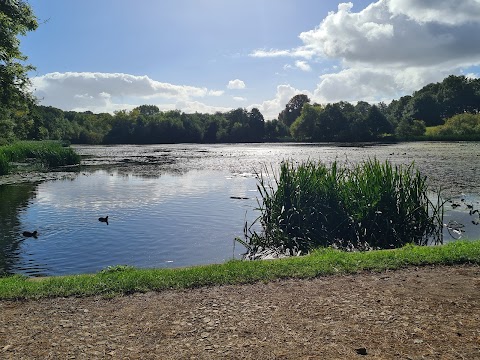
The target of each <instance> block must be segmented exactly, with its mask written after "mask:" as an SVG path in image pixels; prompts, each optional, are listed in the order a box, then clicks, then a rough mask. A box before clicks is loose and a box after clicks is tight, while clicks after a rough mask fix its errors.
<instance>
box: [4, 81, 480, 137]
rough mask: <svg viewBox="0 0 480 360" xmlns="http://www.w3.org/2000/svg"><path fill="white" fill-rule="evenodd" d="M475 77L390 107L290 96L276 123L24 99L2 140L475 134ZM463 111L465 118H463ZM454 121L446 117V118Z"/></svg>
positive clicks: (479, 128) (245, 113) (478, 104)
mask: <svg viewBox="0 0 480 360" xmlns="http://www.w3.org/2000/svg"><path fill="white" fill-rule="evenodd" d="M479 112H480V79H470V78H467V77H465V76H453V75H452V76H449V77H447V78H445V79H444V80H443V81H442V82H440V83H435V84H429V85H427V86H425V87H423V88H422V89H421V90H419V91H416V92H415V93H413V94H412V95H410V96H403V97H402V98H400V99H399V100H393V101H392V102H391V103H390V104H388V105H386V104H385V103H382V102H381V103H378V104H370V103H367V102H364V101H359V102H357V103H356V104H355V105H353V104H351V103H349V102H345V101H340V102H336V103H330V104H326V105H322V104H317V103H313V104H312V103H311V101H310V99H309V98H308V96H307V95H304V94H299V95H295V96H294V97H293V98H292V99H290V101H289V102H288V103H287V104H286V106H285V109H284V110H282V111H281V112H280V113H279V114H278V118H277V119H274V120H271V121H265V119H264V117H263V115H262V113H261V112H260V111H259V110H258V109H257V108H253V109H251V110H247V109H244V108H238V109H234V110H231V111H228V112H223V113H222V112H217V113H215V114H205V113H193V114H187V113H184V112H181V111H179V110H170V111H160V110H159V108H158V107H157V106H155V105H141V106H138V107H136V108H134V109H133V110H130V111H127V110H122V111H117V112H115V113H114V114H113V115H112V114H108V113H100V114H94V113H92V112H90V111H86V112H76V111H62V110H60V109H57V108H54V107H51V106H42V105H37V104H35V103H34V102H31V103H30V104H29V105H28V106H27V107H26V108H23V110H21V111H16V112H11V113H10V115H9V117H8V118H7V119H5V118H1V119H0V128H1V129H2V132H1V133H0V137H1V138H3V142H6V141H11V140H14V139H34V140H45V139H58V140H67V141H70V142H72V143H85V144H118V143H135V144H155V143H180V142H190V143H218V142H223V143H226V142H263V141H279V140H295V141H352V142H355V141H377V140H387V139H408V138H413V137H416V136H422V135H424V134H425V130H426V129H427V128H433V129H434V130H432V131H430V134H433V135H436V136H448V135H452V134H456V135H458V136H462V135H465V136H467V137H468V136H472V135H474V136H475V135H476V136H479V135H480V125H479V123H480V115H478V114H479ZM467 114H468V115H469V116H467ZM451 118H454V120H450V119H451Z"/></svg>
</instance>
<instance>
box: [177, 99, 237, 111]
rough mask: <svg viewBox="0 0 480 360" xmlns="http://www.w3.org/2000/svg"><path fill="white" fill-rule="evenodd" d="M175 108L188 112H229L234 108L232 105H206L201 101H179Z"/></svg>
mask: <svg viewBox="0 0 480 360" xmlns="http://www.w3.org/2000/svg"><path fill="white" fill-rule="evenodd" d="M175 108H176V109H177V110H181V111H183V112H184V113H187V114H192V113H195V112H198V113H203V114H205V113H207V114H214V113H216V112H227V111H230V110H232V109H233V108H231V107H224V106H211V105H206V104H203V103H201V102H199V101H179V102H177V103H176V104H175Z"/></svg>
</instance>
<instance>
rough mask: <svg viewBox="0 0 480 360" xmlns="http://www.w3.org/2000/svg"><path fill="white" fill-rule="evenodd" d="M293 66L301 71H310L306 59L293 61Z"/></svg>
mask: <svg viewBox="0 0 480 360" xmlns="http://www.w3.org/2000/svg"><path fill="white" fill-rule="evenodd" d="M295 66H296V67H297V68H299V69H300V70H302V71H311V70H312V68H311V67H310V65H309V64H308V63H307V62H306V61H303V60H297V61H295Z"/></svg>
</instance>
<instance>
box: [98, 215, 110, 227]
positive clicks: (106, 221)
mask: <svg viewBox="0 0 480 360" xmlns="http://www.w3.org/2000/svg"><path fill="white" fill-rule="evenodd" d="M98 221H100V222H104V223H107V225H108V216H105V217H99V218H98Z"/></svg>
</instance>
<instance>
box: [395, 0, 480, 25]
mask: <svg viewBox="0 0 480 360" xmlns="http://www.w3.org/2000/svg"><path fill="white" fill-rule="evenodd" d="M388 7H389V10H390V11H391V12H392V14H394V15H397V14H399V15H406V16H408V17H409V18H411V19H414V20H415V21H418V22H421V23H426V22H437V23H442V24H449V25H459V24H463V23H468V22H478V19H480V2H479V1H478V0H463V1H459V0H455V1H452V0H435V1H418V0H390V1H389V2H388Z"/></svg>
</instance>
